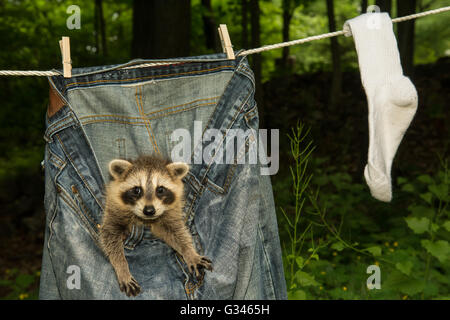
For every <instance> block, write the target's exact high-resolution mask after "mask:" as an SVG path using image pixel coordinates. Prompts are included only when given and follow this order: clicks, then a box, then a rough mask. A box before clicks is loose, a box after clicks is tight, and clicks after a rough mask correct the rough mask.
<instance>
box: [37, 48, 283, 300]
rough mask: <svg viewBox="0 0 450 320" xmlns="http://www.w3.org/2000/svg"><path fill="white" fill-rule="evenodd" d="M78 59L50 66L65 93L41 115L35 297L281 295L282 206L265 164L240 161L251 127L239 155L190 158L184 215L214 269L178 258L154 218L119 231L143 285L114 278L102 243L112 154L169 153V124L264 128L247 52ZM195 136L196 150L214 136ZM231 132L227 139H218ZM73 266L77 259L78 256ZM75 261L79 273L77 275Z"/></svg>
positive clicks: (58, 88) (189, 127)
mask: <svg viewBox="0 0 450 320" xmlns="http://www.w3.org/2000/svg"><path fill="white" fill-rule="evenodd" d="M143 61H144V60H135V61H131V62H129V63H128V64H125V65H117V66H107V67H95V68H83V69H74V70H73V71H72V72H73V76H72V78H68V79H66V78H63V77H62V76H54V77H50V78H49V81H50V85H52V86H53V87H54V88H55V89H56V91H57V93H58V94H59V95H60V97H61V99H62V100H63V101H64V103H65V105H64V106H63V107H62V109H60V110H59V111H57V113H56V114H54V115H52V116H51V118H47V119H46V132H45V136H44V138H45V140H46V141H47V144H46V149H45V159H44V160H45V210H46V230H45V243H44V253H43V261H42V272H41V283H40V292H39V297H40V299H286V298H287V296H286V283H285V278H284V272H283V265H282V259H281V248H280V242H279V237H278V228H277V221H276V216H275V207H274V203H273V194H272V187H271V182H270V177H269V176H262V175H260V165H259V164H248V163H247V162H248V161H247V162H246V164H238V163H237V162H238V157H242V156H246V153H248V145H249V143H251V142H254V141H255V139H256V137H255V136H254V135H253V134H251V135H249V136H248V137H247V141H246V144H245V146H244V148H243V149H244V150H238V152H236V156H235V158H234V159H233V160H234V163H233V164H217V163H215V162H214V161H208V162H202V163H201V164H195V163H194V161H191V164H190V167H191V170H190V173H189V174H188V176H187V177H186V178H185V189H186V206H185V214H186V219H187V225H188V227H189V228H190V230H191V232H192V234H193V237H194V243H195V246H196V248H197V250H198V251H199V253H200V254H202V255H206V256H207V257H209V258H210V259H211V260H212V262H213V267H214V270H213V272H208V271H206V272H205V273H204V276H203V277H202V278H201V279H199V280H198V279H195V278H194V277H192V276H190V274H189V273H188V271H187V268H186V265H185V264H184V262H183V260H182V259H181V258H180V257H179V256H178V255H177V254H176V252H175V251H174V250H173V249H172V248H170V247H169V246H168V245H166V244H165V243H164V242H162V241H160V240H159V239H156V238H154V237H153V236H152V234H151V232H150V230H149V229H147V228H143V227H138V226H134V227H133V230H132V232H131V233H130V234H129V235H128V238H127V239H125V240H124V246H125V256H126V258H127V261H128V263H129V266H130V271H131V273H132V275H133V276H134V277H135V279H136V280H137V281H138V282H139V284H140V286H141V294H140V295H138V296H137V297H136V298H128V297H126V295H125V294H124V293H122V292H121V291H120V290H119V286H118V282H117V279H116V275H115V273H114V270H113V268H112V266H111V264H110V263H109V261H108V260H107V259H106V257H105V256H104V254H103V253H102V251H101V249H100V248H99V226H100V224H101V221H102V214H103V208H104V203H103V201H104V197H103V192H104V185H105V182H108V181H109V175H108V169H107V166H108V163H109V161H110V160H112V159H114V158H135V157H137V156H138V155H140V154H152V153H159V154H162V155H164V156H168V157H170V155H171V150H172V148H173V147H174V146H175V145H176V144H177V141H175V142H173V141H171V139H170V136H171V134H172V132H173V131H174V130H176V129H179V128H184V129H187V130H188V131H189V132H190V133H191V136H192V137H194V134H195V133H194V130H197V131H199V130H198V128H197V129H195V126H194V121H201V123H202V128H201V129H202V130H201V132H197V134H198V133H200V135H201V134H202V132H204V131H205V130H206V129H208V128H215V129H219V130H220V132H222V133H223V134H225V133H226V132H227V131H228V130H229V129H238V128H241V129H244V130H248V129H250V128H252V129H255V130H257V129H258V112H257V106H256V103H255V100H254V90H255V85H254V77H253V73H252V71H251V70H250V68H249V66H248V63H247V61H246V59H245V58H239V57H238V58H236V60H232V61H230V60H226V58H225V55H223V54H218V55H209V56H201V57H192V58H179V59H170V60H158V61H155V60H145V62H166V61H170V62H173V64H170V65H166V66H156V67H140V68H128V69H127V68H125V69H124V68H123V67H126V66H131V65H133V64H136V63H140V62H143ZM195 143H196V142H195V141H192V154H194V153H195V150H199V148H201V147H203V148H204V149H205V148H206V147H207V146H208V144H209V143H210V142H208V141H204V142H200V143H196V144H195ZM223 143H225V141H223ZM71 266H75V267H71ZM73 268H75V271H77V268H79V269H78V271H79V275H80V278H79V281H78V282H77V279H76V278H74V277H76V276H77V272H75V273H73V270H74V269H73Z"/></svg>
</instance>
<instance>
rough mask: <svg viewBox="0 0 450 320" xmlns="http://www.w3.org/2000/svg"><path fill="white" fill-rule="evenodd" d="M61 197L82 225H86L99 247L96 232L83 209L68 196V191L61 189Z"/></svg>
mask: <svg viewBox="0 0 450 320" xmlns="http://www.w3.org/2000/svg"><path fill="white" fill-rule="evenodd" d="M59 197H60V199H61V200H63V201H64V202H65V203H66V205H67V206H68V207H69V208H70V209H72V210H73V211H74V212H75V214H76V215H77V216H78V217H79V218H80V219H81V222H82V225H84V226H85V227H86V228H87V229H88V232H89V234H90V235H91V236H92V238H93V239H94V241H95V242H96V243H97V245H99V243H98V237H97V233H96V231H95V230H94V229H93V228H92V226H91V225H90V224H89V221H87V220H88V218H87V217H86V216H85V214H84V213H83V212H82V209H81V208H80V207H79V206H77V205H76V202H75V201H74V200H73V199H72V198H71V197H70V196H69V195H68V194H67V191H65V190H64V188H61V193H60V195H59Z"/></svg>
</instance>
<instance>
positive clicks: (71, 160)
mask: <svg viewBox="0 0 450 320" xmlns="http://www.w3.org/2000/svg"><path fill="white" fill-rule="evenodd" d="M56 137H57V139H58V140H59V143H60V144H61V147H62V148H63V150H64V153H65V154H66V156H67V157H68V158H69V160H70V163H72V167H73V168H74V170H75V171H76V172H77V174H78V176H79V177H80V178H81V180H82V181H83V183H84V184H85V186H86V188H87V189H88V190H89V192H90V193H91V195H92V197H93V198H94V199H95V201H97V203H100V202H99V200H98V199H97V197H96V196H95V194H94V192H93V191H92V189H91V187H90V186H89V184H88V182H87V181H86V179H85V178H84V176H83V175H82V174H81V172H79V171H78V169H77V168H76V166H75V163H74V161H73V159H72V158H71V156H70V154H69V153H68V152H67V150H66V148H65V147H64V143H63V142H62V140H61V138H60V137H59V135H58V134H56ZM100 208H101V206H100Z"/></svg>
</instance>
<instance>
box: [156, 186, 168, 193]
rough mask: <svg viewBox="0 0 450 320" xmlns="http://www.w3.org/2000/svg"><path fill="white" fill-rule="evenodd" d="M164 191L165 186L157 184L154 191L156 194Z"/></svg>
mask: <svg viewBox="0 0 450 320" xmlns="http://www.w3.org/2000/svg"><path fill="white" fill-rule="evenodd" d="M164 191H166V188H164V187H162V186H159V187H158V188H156V193H157V194H163V193H164Z"/></svg>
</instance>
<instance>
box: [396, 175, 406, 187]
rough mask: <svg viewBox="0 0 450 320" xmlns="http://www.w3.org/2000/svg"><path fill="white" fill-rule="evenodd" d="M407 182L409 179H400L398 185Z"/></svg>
mask: <svg viewBox="0 0 450 320" xmlns="http://www.w3.org/2000/svg"><path fill="white" fill-rule="evenodd" d="M406 182H408V179H406V178H403V177H398V178H397V184H398V185H401V184H404V183H406Z"/></svg>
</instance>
